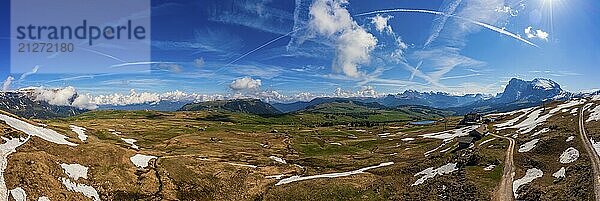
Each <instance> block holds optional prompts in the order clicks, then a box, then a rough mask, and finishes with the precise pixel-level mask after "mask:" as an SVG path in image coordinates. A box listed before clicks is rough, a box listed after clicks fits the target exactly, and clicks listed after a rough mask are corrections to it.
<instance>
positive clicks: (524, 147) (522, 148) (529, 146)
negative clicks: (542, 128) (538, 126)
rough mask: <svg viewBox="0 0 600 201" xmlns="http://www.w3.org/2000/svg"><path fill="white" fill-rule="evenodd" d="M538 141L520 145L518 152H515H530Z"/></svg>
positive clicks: (534, 140)
mask: <svg viewBox="0 0 600 201" xmlns="http://www.w3.org/2000/svg"><path fill="white" fill-rule="evenodd" d="M539 141H540V139H533V140H531V141H529V142H526V143H525V144H522V145H521V146H520V147H519V150H517V151H518V152H520V153H523V152H528V151H531V150H532V149H533V148H535V145H536V144H537V143H538V142H539Z"/></svg>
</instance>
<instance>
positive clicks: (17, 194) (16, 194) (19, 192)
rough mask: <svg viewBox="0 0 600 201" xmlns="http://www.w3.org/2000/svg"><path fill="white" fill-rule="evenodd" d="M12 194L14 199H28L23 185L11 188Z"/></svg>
mask: <svg viewBox="0 0 600 201" xmlns="http://www.w3.org/2000/svg"><path fill="white" fill-rule="evenodd" d="M10 195H12V197H13V199H15V200H16V201H27V194H26V193H25V190H23V189H22V188H21V187H17V188H15V189H12V190H10ZM7 200H8V199H7Z"/></svg>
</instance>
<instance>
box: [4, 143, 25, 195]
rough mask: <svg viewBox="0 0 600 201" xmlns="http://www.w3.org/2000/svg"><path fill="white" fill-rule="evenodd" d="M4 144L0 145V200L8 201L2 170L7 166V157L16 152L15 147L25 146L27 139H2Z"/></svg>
mask: <svg viewBox="0 0 600 201" xmlns="http://www.w3.org/2000/svg"><path fill="white" fill-rule="evenodd" d="M2 139H3V140H4V141H6V142H5V143H4V144H0V200H8V188H7V187H6V183H5V181H4V170H5V169H6V166H7V165H8V158H7V157H8V155H10V154H12V153H14V152H16V149H17V147H19V146H21V145H23V144H25V142H27V140H29V138H27V139H19V138H13V139H7V138H4V137H2Z"/></svg>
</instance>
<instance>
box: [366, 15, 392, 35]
mask: <svg viewBox="0 0 600 201" xmlns="http://www.w3.org/2000/svg"><path fill="white" fill-rule="evenodd" d="M392 18H393V16H385V17H384V16H381V15H376V16H375V17H372V18H371V24H373V25H375V29H376V30H377V31H379V32H380V33H381V32H383V31H385V32H386V33H388V34H392V33H393V32H394V31H393V30H392V26H390V25H389V24H388V21H389V20H390V19H392Z"/></svg>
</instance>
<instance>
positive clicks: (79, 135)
mask: <svg viewBox="0 0 600 201" xmlns="http://www.w3.org/2000/svg"><path fill="white" fill-rule="evenodd" d="M69 128H71V131H73V132H75V133H77V138H79V140H81V141H82V142H85V141H86V140H87V138H88V135H86V134H85V131H86V129H85V128H82V127H79V126H75V125H70V126H69Z"/></svg>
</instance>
